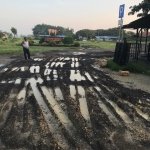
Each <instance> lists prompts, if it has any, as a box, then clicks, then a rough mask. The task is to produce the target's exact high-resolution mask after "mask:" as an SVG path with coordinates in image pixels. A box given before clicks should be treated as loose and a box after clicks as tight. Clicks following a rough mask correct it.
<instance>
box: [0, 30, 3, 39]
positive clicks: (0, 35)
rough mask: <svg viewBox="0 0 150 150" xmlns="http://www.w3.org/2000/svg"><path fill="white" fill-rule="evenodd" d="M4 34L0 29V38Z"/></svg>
mask: <svg viewBox="0 0 150 150" xmlns="http://www.w3.org/2000/svg"><path fill="white" fill-rule="evenodd" d="M3 36H4V33H3V32H2V31H1V30H0V38H2V37H3Z"/></svg>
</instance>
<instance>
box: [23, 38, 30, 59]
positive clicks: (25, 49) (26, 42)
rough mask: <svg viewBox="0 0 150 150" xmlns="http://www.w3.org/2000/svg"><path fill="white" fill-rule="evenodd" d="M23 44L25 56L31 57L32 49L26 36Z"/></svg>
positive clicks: (26, 57)
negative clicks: (30, 49)
mask: <svg viewBox="0 0 150 150" xmlns="http://www.w3.org/2000/svg"><path fill="white" fill-rule="evenodd" d="M21 46H22V47H23V52H24V58H25V60H26V59H30V51H29V41H28V40H27V38H26V37H24V41H22V43H21Z"/></svg>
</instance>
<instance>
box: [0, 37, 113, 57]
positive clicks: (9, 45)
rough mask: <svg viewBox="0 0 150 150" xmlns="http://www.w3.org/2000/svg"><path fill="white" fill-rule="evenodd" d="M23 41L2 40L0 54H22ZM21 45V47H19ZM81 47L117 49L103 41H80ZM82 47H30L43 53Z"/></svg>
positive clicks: (34, 51) (19, 39)
mask: <svg viewBox="0 0 150 150" xmlns="http://www.w3.org/2000/svg"><path fill="white" fill-rule="evenodd" d="M22 40H23V39H21V38H17V39H7V40H6V41H3V40H1V39H0V54H15V53H22V47H21V45H20V44H21V42H22ZM38 42H39V41H38V40H34V43H38ZM17 44H19V45H20V46H17ZM80 44H81V46H90V47H96V48H102V49H106V50H108V49H109V50H114V49H115V42H103V41H99V42H97V41H80ZM78 49H81V47H50V46H30V52H31V53H36V52H43V51H50V50H78Z"/></svg>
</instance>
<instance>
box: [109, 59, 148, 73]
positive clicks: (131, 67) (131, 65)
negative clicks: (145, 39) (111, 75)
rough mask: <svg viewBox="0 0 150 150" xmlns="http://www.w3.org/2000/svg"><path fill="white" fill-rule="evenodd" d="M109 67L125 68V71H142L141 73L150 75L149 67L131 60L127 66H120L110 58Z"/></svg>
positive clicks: (116, 69)
mask: <svg viewBox="0 0 150 150" xmlns="http://www.w3.org/2000/svg"><path fill="white" fill-rule="evenodd" d="M107 67H108V68H110V69H112V70H114V71H119V70H123V71H129V72H132V73H141V74H146V75H150V70H149V69H146V68H144V67H143V66H141V65H139V64H135V63H132V62H129V63H128V64H127V65H126V66H119V65H117V64H116V63H115V62H113V60H112V59H110V60H108V61H107Z"/></svg>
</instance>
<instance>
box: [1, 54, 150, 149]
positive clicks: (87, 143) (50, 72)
mask: <svg viewBox="0 0 150 150" xmlns="http://www.w3.org/2000/svg"><path fill="white" fill-rule="evenodd" d="M111 55H112V53H109V52H97V51H96V52H95V53H92V52H90V51H87V52H80V53H79V52H69V51H68V52H62V51H61V52H59V51H54V52H50V53H43V54H42V55H41V56H40V57H38V56H37V57H35V56H34V57H33V59H32V60H28V61H25V60H23V57H17V56H16V58H15V57H14V58H13V59H14V60H13V61H12V62H11V63H9V64H7V65H5V66H3V65H1V67H0V110H1V111H0V149H1V150H61V149H63V150H120V149H122V150H127V149H128V150H147V149H150V94H149V93H147V92H145V91H142V90H135V89H129V88H125V87H123V86H122V85H121V84H119V83H117V82H116V81H115V80H114V79H112V78H111V77H110V76H109V75H108V74H106V73H105V72H103V71H102V70H98V69H97V68H96V66H95V65H94V64H95V58H104V57H110V56H111Z"/></svg>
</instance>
